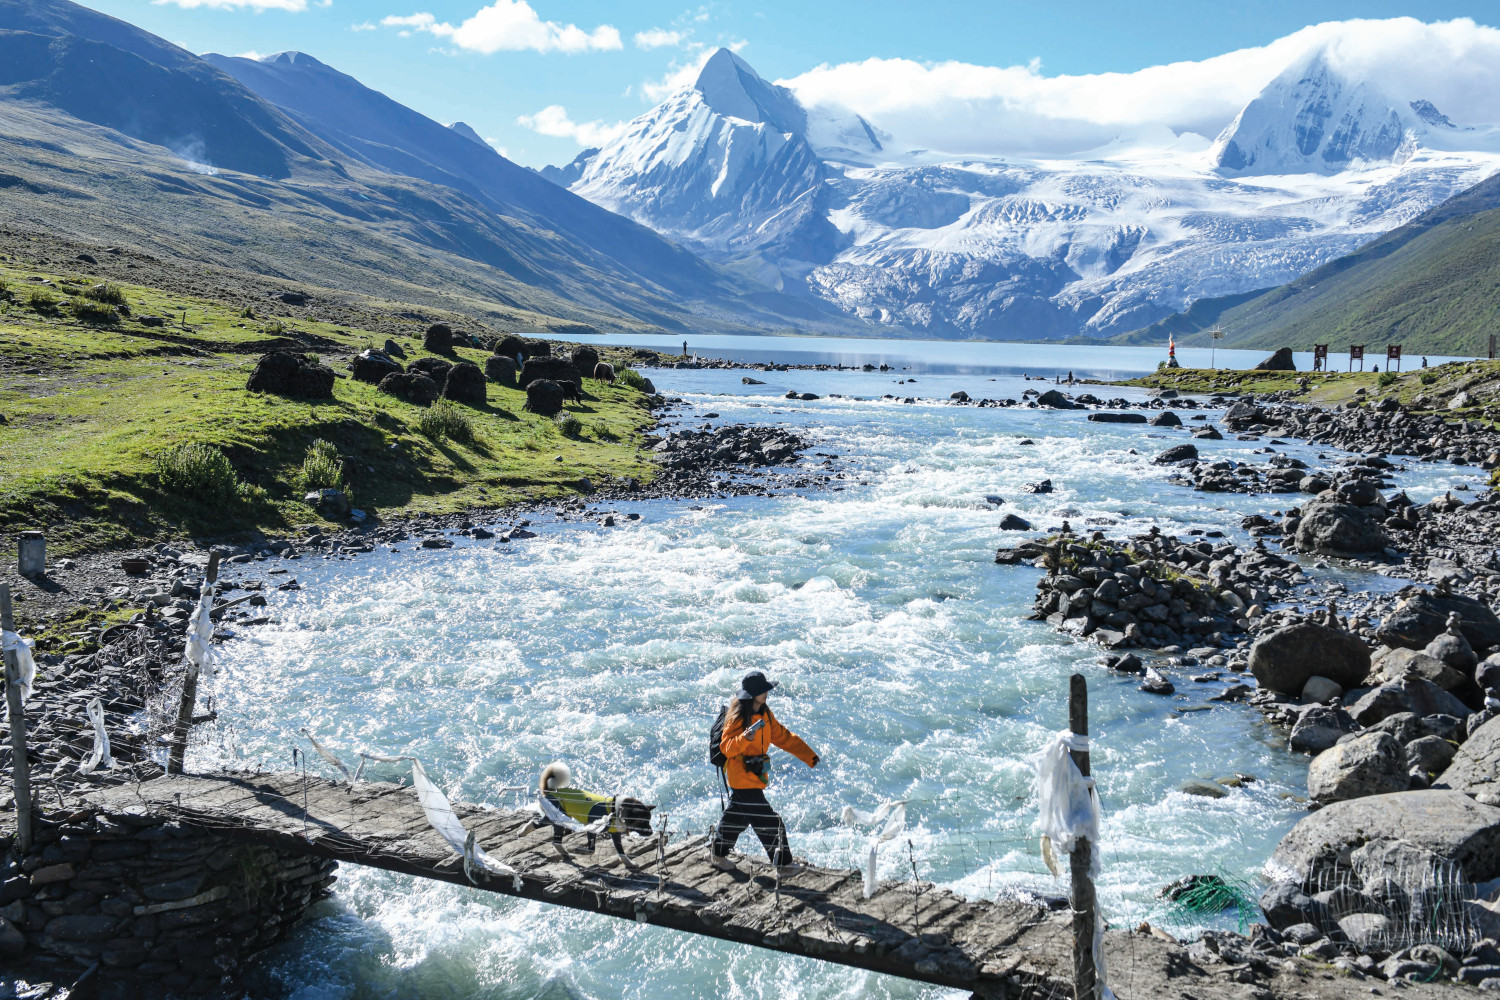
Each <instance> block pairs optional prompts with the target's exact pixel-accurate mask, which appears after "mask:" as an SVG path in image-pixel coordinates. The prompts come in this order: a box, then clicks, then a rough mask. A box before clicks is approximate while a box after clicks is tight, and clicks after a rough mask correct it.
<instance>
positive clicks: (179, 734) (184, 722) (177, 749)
mask: <svg viewBox="0 0 1500 1000" xmlns="http://www.w3.org/2000/svg"><path fill="white" fill-rule="evenodd" d="M221 554H222V553H220V552H219V550H218V549H214V550H212V551H211V552H209V554H208V569H207V571H206V572H205V573H204V574H203V586H205V587H212V586H213V585H214V584H215V583H217V582H218V580H219V557H220V555H221ZM189 620H191V619H189ZM197 701H198V665H197V664H196V663H194V662H192V661H191V660H188V661H187V670H186V672H185V673H184V675H183V678H182V698H181V700H180V701H178V703H177V724H176V725H175V726H174V727H173V729H172V748H171V750H170V751H168V754H167V773H168V774H181V773H182V762H183V758H184V757H186V756H187V742H188V733H189V732H190V731H191V730H192V728H193V707H194V705H195V704H196V703H197Z"/></svg>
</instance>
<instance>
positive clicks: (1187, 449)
mask: <svg viewBox="0 0 1500 1000" xmlns="http://www.w3.org/2000/svg"><path fill="white" fill-rule="evenodd" d="M1197 457H1198V446H1197V445H1195V444H1177V445H1173V446H1172V447H1170V448H1168V449H1167V450H1166V451H1164V452H1162V453H1161V454H1160V455H1157V456H1156V457H1155V458H1154V459H1152V461H1153V462H1155V463H1156V464H1157V465H1171V464H1173V463H1174V462H1185V461H1187V460H1188V459H1190V458H1197Z"/></svg>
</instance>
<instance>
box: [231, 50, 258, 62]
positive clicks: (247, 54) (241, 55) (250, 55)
mask: <svg viewBox="0 0 1500 1000" xmlns="http://www.w3.org/2000/svg"><path fill="white" fill-rule="evenodd" d="M234 57H235V58H236V59H254V60H255V61H256V62H260V61H261V60H262V59H264V58H265V56H263V55H261V54H260V53H259V52H257V51H255V50H254V49H248V50H247V51H244V52H237V53H235V56H234Z"/></svg>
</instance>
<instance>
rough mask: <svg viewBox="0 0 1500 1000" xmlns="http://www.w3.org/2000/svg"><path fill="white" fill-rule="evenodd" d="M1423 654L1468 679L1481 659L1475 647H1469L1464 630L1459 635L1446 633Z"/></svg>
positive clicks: (1431, 643)
mask: <svg viewBox="0 0 1500 1000" xmlns="http://www.w3.org/2000/svg"><path fill="white" fill-rule="evenodd" d="M1423 652H1424V653H1426V654H1427V655H1428V656H1430V657H1432V658H1433V659H1435V660H1439V661H1441V662H1443V663H1445V664H1447V665H1448V666H1450V667H1452V668H1453V669H1454V670H1457V671H1458V672H1459V673H1460V674H1462V675H1464V676H1466V677H1467V676H1468V675H1469V674H1471V673H1472V672H1473V670H1474V668H1475V667H1477V666H1478V665H1479V657H1478V656H1477V655H1476V654H1475V652H1474V647H1473V646H1471V645H1469V640H1468V639H1466V638H1464V634H1463V631H1462V630H1460V631H1458V632H1457V633H1454V632H1444V633H1443V634H1442V635H1439V636H1436V637H1434V638H1433V640H1432V641H1431V642H1429V643H1428V644H1427V647H1426V648H1425V649H1424V650H1423ZM1434 683H1435V682H1434ZM1449 690H1452V689H1451V688H1449Z"/></svg>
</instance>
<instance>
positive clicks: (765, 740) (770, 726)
mask: <svg viewBox="0 0 1500 1000" xmlns="http://www.w3.org/2000/svg"><path fill="white" fill-rule="evenodd" d="M757 718H764V719H765V720H766V724H765V725H763V726H761V727H760V729H759V730H758V731H757V732H756V734H755V735H754V736H751V737H749V738H746V737H745V736H744V735H742V734H743V733H744V731H745V728H746V723H745V720H743V719H736V720H734V721H732V722H726V723H725V724H724V736H723V738H722V739H720V740H719V749H720V750H722V751H723V752H724V756H725V757H727V758H729V762H728V763H727V764H725V765H724V777H725V779H726V780H727V781H728V782H729V787H730V788H765V787H766V786H767V785H769V784H770V783H771V773H770V768H769V767H768V768H767V769H766V775H765V777H764V778H761V777H758V776H757V775H754V774H751V773H750V771H749V770H748V769H747V768H746V767H745V758H746V757H758V756H763V755H765V754H768V753H770V752H771V747H773V746H778V747H781V749H783V750H785V751H786V752H787V753H789V754H791V755H792V756H793V757H796V758H797V759H798V760H800V761H802V763H804V764H806V765H807V766H808V767H812V766H813V757H814V756H815V755H814V754H813V752H812V748H811V747H809V746H808V745H807V744H806V743H804V742H802V738H801V737H800V736H798V735H797V734H796V733H794V732H792V731H791V730H790V729H788V728H787V727H786V726H783V725H782V724H781V723H779V722H777V721H776V716H774V715H772V714H771V708H770V706H769V705H768V706H766V707H765V708H762V709H761V710H760V711H759V712H757V713H756V714H755V715H753V716H751V717H750V723H751V724H753V723H754V722H755V720H756V719H757Z"/></svg>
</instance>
